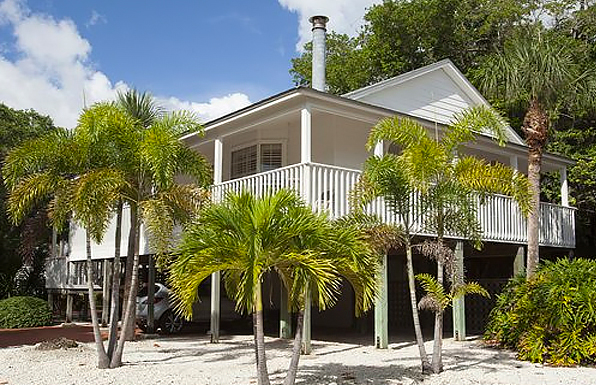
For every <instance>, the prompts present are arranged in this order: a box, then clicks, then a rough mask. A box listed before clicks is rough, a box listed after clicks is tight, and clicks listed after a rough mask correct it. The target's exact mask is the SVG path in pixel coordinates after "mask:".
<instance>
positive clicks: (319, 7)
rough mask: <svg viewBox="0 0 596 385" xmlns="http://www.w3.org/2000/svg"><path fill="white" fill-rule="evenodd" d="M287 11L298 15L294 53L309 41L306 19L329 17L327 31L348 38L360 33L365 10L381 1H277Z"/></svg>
mask: <svg viewBox="0 0 596 385" xmlns="http://www.w3.org/2000/svg"><path fill="white" fill-rule="evenodd" d="M278 1H279V3H280V4H281V5H282V6H283V7H284V8H287V9H288V10H290V11H292V12H296V13H297V14H298V20H299V26H298V35H299V40H298V43H296V51H299V52H300V51H302V47H303V46H304V44H305V43H306V42H308V41H310V40H311V36H312V35H311V28H312V26H311V24H310V23H309V22H308V18H309V17H311V16H315V15H324V16H327V17H329V23H328V24H327V29H328V30H333V31H335V32H338V33H345V34H347V35H350V36H354V35H356V34H357V33H358V32H359V31H360V27H361V26H362V24H363V22H364V20H363V18H362V17H363V16H364V13H365V12H366V8H368V7H370V6H371V5H373V4H379V3H381V2H382V0H325V1H321V0H278Z"/></svg>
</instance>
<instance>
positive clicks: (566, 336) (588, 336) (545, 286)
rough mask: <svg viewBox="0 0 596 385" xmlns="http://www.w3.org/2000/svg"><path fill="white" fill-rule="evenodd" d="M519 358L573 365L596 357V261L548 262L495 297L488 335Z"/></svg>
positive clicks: (488, 337) (489, 338)
mask: <svg viewBox="0 0 596 385" xmlns="http://www.w3.org/2000/svg"><path fill="white" fill-rule="evenodd" d="M484 338H485V340H488V341H490V342H492V343H494V344H496V345H498V346H502V347H506V348H512V349H515V350H517V352H518V358H520V359H522V360H528V361H532V362H547V363H549V364H552V365H561V366H571V365H577V364H594V363H596V261H591V260H586V259H575V260H573V261H571V260H568V259H560V260H558V261H556V262H545V263H544V264H543V265H541V266H540V268H539V269H538V271H537V272H536V274H534V276H532V277H531V278H530V279H529V280H526V279H525V278H524V277H516V278H514V279H512V280H511V281H510V282H509V283H508V284H507V286H506V287H505V288H504V289H503V292H502V293H501V294H500V295H499V296H498V297H497V304H496V306H495V308H494V309H493V310H492V312H491V314H490V317H489V322H488V325H487V329H486V332H485V335H484Z"/></svg>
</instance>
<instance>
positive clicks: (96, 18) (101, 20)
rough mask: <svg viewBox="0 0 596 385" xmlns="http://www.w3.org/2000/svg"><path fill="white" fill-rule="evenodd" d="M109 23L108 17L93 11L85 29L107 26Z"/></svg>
mask: <svg viewBox="0 0 596 385" xmlns="http://www.w3.org/2000/svg"><path fill="white" fill-rule="evenodd" d="M107 22H108V19H106V17H105V16H104V15H102V14H101V13H99V12H97V11H96V10H95V9H94V10H93V11H91V17H90V18H89V20H88V21H87V22H86V23H85V27H87V28H89V27H93V26H94V25H97V24H105V23H107Z"/></svg>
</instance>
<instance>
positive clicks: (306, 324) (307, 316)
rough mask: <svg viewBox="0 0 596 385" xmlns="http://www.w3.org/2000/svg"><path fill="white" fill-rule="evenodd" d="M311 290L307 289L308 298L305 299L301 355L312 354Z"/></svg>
mask: <svg viewBox="0 0 596 385" xmlns="http://www.w3.org/2000/svg"><path fill="white" fill-rule="evenodd" d="M310 295H311V294H310V290H309V289H308V288H307V289H306V296H305V298H304V320H303V323H302V349H301V354H310V353H311V352H312V346H311V343H310V327H311V325H310V323H311V300H310Z"/></svg>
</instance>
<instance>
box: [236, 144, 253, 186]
mask: <svg viewBox="0 0 596 385" xmlns="http://www.w3.org/2000/svg"><path fill="white" fill-rule="evenodd" d="M256 172H257V146H256V145H254V146H250V147H245V148H242V149H240V150H236V151H232V179H235V178H242V177H243V176H247V175H250V174H254V173H256Z"/></svg>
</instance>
